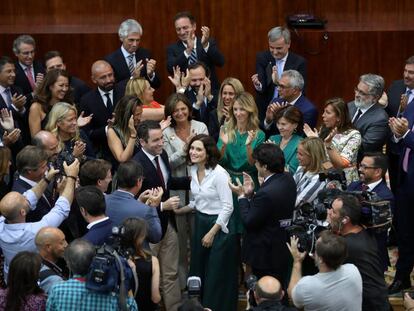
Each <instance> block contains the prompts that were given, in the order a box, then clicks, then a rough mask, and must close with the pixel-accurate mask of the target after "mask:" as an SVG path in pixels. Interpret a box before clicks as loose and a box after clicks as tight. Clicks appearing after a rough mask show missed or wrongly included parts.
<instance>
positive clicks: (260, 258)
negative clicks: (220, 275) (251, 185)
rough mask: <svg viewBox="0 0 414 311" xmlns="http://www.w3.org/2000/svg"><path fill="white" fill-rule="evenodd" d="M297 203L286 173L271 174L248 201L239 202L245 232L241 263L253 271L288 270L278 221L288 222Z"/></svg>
mask: <svg viewBox="0 0 414 311" xmlns="http://www.w3.org/2000/svg"><path fill="white" fill-rule="evenodd" d="M295 201H296V184H295V181H294V180H293V178H292V176H291V175H290V174H289V173H282V174H274V175H273V176H271V177H270V178H269V179H268V180H266V182H265V183H263V185H262V186H261V187H260V188H259V190H258V191H257V193H256V194H254V195H253V197H252V198H251V199H250V200H248V199H246V198H244V199H240V200H239V206H240V215H241V218H242V221H243V224H244V226H245V229H246V232H245V236H244V239H243V246H242V256H243V259H244V262H246V263H247V264H249V265H250V266H252V268H254V269H263V270H273V271H275V272H277V273H279V274H280V273H282V275H283V274H284V272H283V271H285V272H286V271H287V270H286V267H287V266H288V259H289V257H290V254H289V250H288V248H287V247H286V241H287V234H286V231H285V229H283V228H281V227H280V225H279V221H280V220H282V219H291V218H292V216H293V209H294V207H295Z"/></svg>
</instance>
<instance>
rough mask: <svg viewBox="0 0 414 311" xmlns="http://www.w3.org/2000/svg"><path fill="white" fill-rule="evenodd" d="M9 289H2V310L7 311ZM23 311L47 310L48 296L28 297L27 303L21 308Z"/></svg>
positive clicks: (0, 307)
mask: <svg viewBox="0 0 414 311" xmlns="http://www.w3.org/2000/svg"><path fill="white" fill-rule="evenodd" d="M7 291H8V290H7V289H0V310H1V311H2V310H6V309H5V308H6V302H7V300H6V298H7ZM20 310H21V311H43V310H46V295H45V294H38V295H28V296H27V297H26V301H25V302H24V303H23V305H22V306H21V307H20Z"/></svg>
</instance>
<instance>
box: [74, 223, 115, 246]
mask: <svg viewBox="0 0 414 311" xmlns="http://www.w3.org/2000/svg"><path fill="white" fill-rule="evenodd" d="M113 226H114V224H113V223H112V221H111V220H110V219H106V220H104V221H102V222H100V223H97V224H96V225H93V226H92V228H91V229H89V231H88V233H86V234H85V235H84V236H83V237H82V239H85V240H87V241H89V242H91V243H92V244H93V245H95V246H101V245H102V244H104V243H107V242H108V241H109V237H110V236H111V234H112V227H113Z"/></svg>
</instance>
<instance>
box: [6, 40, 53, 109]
mask: <svg viewBox="0 0 414 311" xmlns="http://www.w3.org/2000/svg"><path fill="white" fill-rule="evenodd" d="M35 50H36V42H35V40H34V39H33V37H32V36H29V35H21V36H19V37H17V38H16V39H15V40H14V42H13V52H14V55H16V57H17V62H16V81H15V85H16V86H18V87H20V88H21V89H22V91H23V94H24V96H26V105H28V104H30V103H31V102H32V100H33V94H34V90H35V88H36V87H37V86H38V85H39V84H40V83H41V82H42V81H43V75H44V73H45V71H44V68H43V66H42V64H41V63H40V62H38V61H35V60H34V58H35Z"/></svg>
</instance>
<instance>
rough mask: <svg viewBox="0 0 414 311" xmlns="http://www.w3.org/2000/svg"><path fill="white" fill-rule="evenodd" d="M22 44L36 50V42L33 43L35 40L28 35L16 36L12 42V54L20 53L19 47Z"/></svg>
mask: <svg viewBox="0 0 414 311" xmlns="http://www.w3.org/2000/svg"><path fill="white" fill-rule="evenodd" d="M22 43H26V44H30V45H33V47H34V48H36V41H35V39H33V37H32V36H30V35H21V36H18V37H17V38H16V39H14V41H13V52H14V54H19V53H20V50H19V48H20V45H21V44H22Z"/></svg>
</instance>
